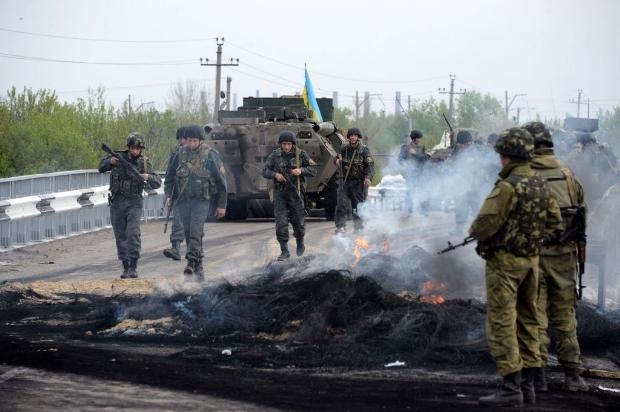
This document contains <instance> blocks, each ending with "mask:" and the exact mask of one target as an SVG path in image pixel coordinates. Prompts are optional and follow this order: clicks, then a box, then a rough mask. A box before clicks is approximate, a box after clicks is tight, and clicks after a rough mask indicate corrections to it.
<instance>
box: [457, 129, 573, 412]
mask: <svg viewBox="0 0 620 412" xmlns="http://www.w3.org/2000/svg"><path fill="white" fill-rule="evenodd" d="M494 148H495V151H496V152H498V153H499V154H500V161H501V164H502V170H501V171H500V173H499V176H500V180H498V181H497V182H496V183H495V187H494V188H493V190H492V191H491V193H490V194H489V195H488V196H487V198H486V200H485V201H484V203H483V205H482V207H481V208H480V212H479V213H478V216H477V217H476V219H475V220H474V221H473V223H472V224H471V227H470V229H469V234H470V235H471V236H473V237H474V238H476V240H478V246H477V247H476V252H477V253H478V254H479V255H480V256H481V257H482V258H483V259H485V260H486V270H485V280H486V290H487V342H488V344H489V349H490V351H491V355H492V356H493V358H494V359H495V363H496V365H497V368H498V369H499V372H500V374H501V375H502V376H503V383H502V385H501V386H500V387H499V388H498V390H497V392H496V393H494V394H492V395H489V396H483V397H481V398H480V400H479V402H480V404H481V405H487V406H521V405H523V402H524V400H525V402H528V403H534V402H535V401H536V400H535V392H534V376H535V374H536V369H537V368H540V367H541V357H540V343H539V340H538V317H537V307H536V304H537V297H538V255H539V253H540V248H541V245H542V241H543V238H544V237H552V236H553V234H554V232H555V231H556V230H558V229H560V227H561V224H562V217H561V214H560V209H559V207H558V205H557V203H556V202H555V200H554V199H553V198H552V197H551V196H550V195H549V191H548V189H547V186H546V184H545V182H544V181H543V180H542V179H541V178H540V177H538V176H537V175H536V174H535V173H534V172H533V170H532V169H531V168H530V166H529V164H528V161H529V160H530V159H531V156H532V151H533V150H534V139H533V138H532V136H531V135H530V134H529V133H528V132H527V131H525V130H523V129H520V128H516V127H515V128H511V129H507V130H505V131H503V132H502V133H501V134H500V136H499V139H498V140H497V142H496V143H495V147H494ZM522 373H523V378H524V379H523V382H522V379H521V378H522ZM522 389H523V390H522Z"/></svg>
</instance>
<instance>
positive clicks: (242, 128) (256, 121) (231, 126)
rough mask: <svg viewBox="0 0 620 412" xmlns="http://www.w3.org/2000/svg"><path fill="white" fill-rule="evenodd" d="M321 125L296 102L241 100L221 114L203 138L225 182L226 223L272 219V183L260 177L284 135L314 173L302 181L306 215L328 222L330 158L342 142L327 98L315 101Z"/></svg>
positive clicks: (332, 203)
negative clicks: (303, 153) (222, 170)
mask: <svg viewBox="0 0 620 412" xmlns="http://www.w3.org/2000/svg"><path fill="white" fill-rule="evenodd" d="M317 103H318V105H319V108H320V109H321V114H322V116H323V119H325V120H326V121H325V122H323V123H316V122H313V121H312V120H311V119H310V116H309V113H308V110H307V109H306V107H305V106H304V104H303V99H302V98H301V97H297V96H294V97H272V98H254V97H245V98H244V99H243V106H241V107H239V108H238V109H237V110H234V111H226V110H220V111H219V113H218V121H219V123H218V124H217V125H215V126H213V128H212V129H211V131H210V133H209V134H208V136H207V140H208V142H209V144H210V145H211V146H212V147H213V148H215V149H217V150H218V152H219V153H220V157H221V159H222V162H223V163H224V167H225V169H226V178H227V183H228V210H227V211H226V215H227V217H228V218H229V219H245V218H247V217H251V218H263V217H272V216H273V206H272V203H271V200H270V195H269V192H270V189H271V186H272V182H270V181H268V180H267V179H265V178H263V176H262V174H261V172H262V170H263V166H264V164H265V161H266V159H267V157H268V156H269V154H271V152H272V151H273V150H274V149H275V148H277V147H278V135H279V134H280V132H282V131H283V130H290V131H292V132H293V133H295V135H296V138H297V145H298V147H299V148H301V149H303V150H305V151H306V152H307V153H308V155H309V156H310V158H311V159H312V160H314V162H316V168H317V174H316V176H315V177H313V178H310V179H307V180H306V193H305V201H306V210H307V211H308V212H309V213H311V214H312V215H319V214H320V213H324V215H325V217H326V218H327V219H333V216H334V211H335V207H336V190H337V175H336V174H337V172H338V168H337V167H336V165H335V164H334V163H333V158H334V156H336V154H337V153H338V152H339V150H340V147H341V145H342V144H344V143H345V142H346V139H345V137H344V134H343V133H341V132H340V131H338V129H337V128H336V126H335V125H334V124H333V123H332V122H331V120H332V118H333V111H334V109H333V104H332V99H328V98H322V99H317Z"/></svg>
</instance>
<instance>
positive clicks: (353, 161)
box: [340, 143, 375, 180]
mask: <svg viewBox="0 0 620 412" xmlns="http://www.w3.org/2000/svg"><path fill="white" fill-rule="evenodd" d="M340 157H341V159H342V173H343V174H342V177H343V179H344V180H364V179H366V178H368V179H370V180H372V178H373V176H374V174H375V163H374V160H373V158H372V155H371V154H370V149H368V147H367V146H364V145H363V144H362V143H357V145H356V146H355V147H353V146H351V145H350V144H346V145H344V146H342V147H341V148H340Z"/></svg>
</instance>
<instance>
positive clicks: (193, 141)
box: [187, 138, 200, 150]
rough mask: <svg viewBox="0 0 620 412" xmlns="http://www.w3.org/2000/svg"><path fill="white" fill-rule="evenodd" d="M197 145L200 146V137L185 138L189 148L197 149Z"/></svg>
mask: <svg viewBox="0 0 620 412" xmlns="http://www.w3.org/2000/svg"><path fill="white" fill-rule="evenodd" d="M198 146H200V139H194V138H189V139H187V147H189V149H190V150H196V149H198Z"/></svg>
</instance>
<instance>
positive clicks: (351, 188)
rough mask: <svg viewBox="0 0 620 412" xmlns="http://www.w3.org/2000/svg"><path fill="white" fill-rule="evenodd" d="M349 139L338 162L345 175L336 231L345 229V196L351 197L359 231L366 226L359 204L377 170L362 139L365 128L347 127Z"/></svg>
mask: <svg viewBox="0 0 620 412" xmlns="http://www.w3.org/2000/svg"><path fill="white" fill-rule="evenodd" d="M347 139H348V140H349V143H348V144H346V145H344V146H342V147H341V148H340V154H339V155H338V156H337V157H336V159H335V163H336V165H337V166H339V167H340V173H341V176H342V179H341V185H340V187H339V188H338V206H337V207H336V219H335V220H336V222H335V223H336V233H341V232H344V231H345V227H346V220H347V211H346V199H349V200H350V201H351V212H352V215H353V226H354V228H355V230H356V231H359V230H361V229H362V227H363V223H362V219H361V217H360V216H359V214H358V210H357V208H358V206H359V204H360V203H363V202H364V201H365V200H366V188H367V187H368V186H370V182H371V181H372V177H373V175H374V173H375V168H374V161H373V159H372V155H371V154H370V149H368V147H367V146H365V145H364V144H363V143H362V142H361V141H360V140H361V139H362V132H361V131H360V129H358V128H357V127H352V128H350V129H349V130H348V131H347Z"/></svg>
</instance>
